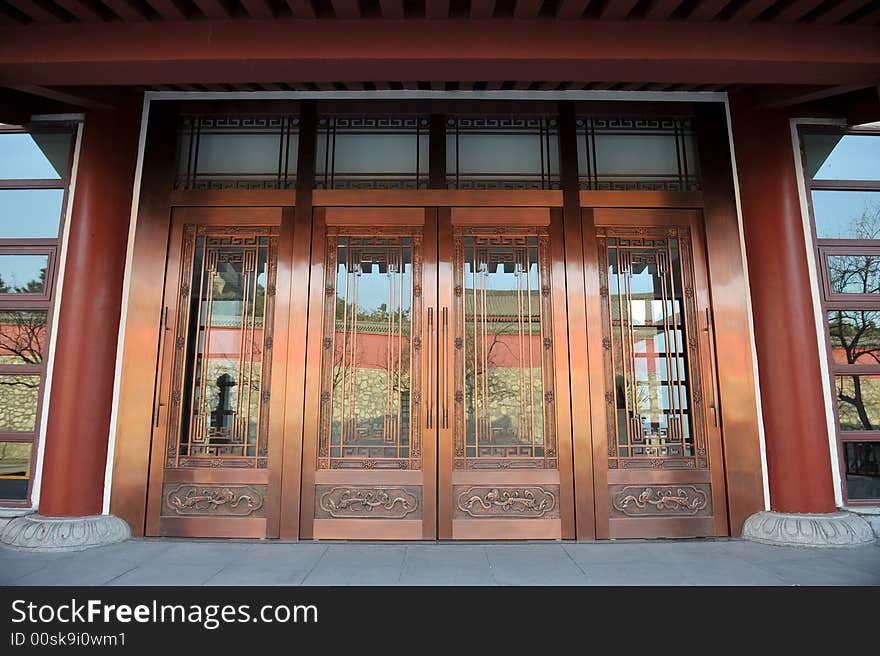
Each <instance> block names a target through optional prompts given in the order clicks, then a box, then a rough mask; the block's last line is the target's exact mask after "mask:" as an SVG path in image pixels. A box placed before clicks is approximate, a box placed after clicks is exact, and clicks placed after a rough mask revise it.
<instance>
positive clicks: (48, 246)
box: [0, 121, 80, 508]
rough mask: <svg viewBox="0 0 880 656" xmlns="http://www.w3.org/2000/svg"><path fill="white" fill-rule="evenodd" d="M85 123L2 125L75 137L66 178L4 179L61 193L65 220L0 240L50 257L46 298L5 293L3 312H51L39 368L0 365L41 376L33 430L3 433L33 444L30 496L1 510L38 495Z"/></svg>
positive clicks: (2, 502) (0, 299)
mask: <svg viewBox="0 0 880 656" xmlns="http://www.w3.org/2000/svg"><path fill="white" fill-rule="evenodd" d="M79 128H80V123H79V122H78V121H63V122H46V123H43V122H40V123H31V124H29V125H24V126H11V125H4V126H0V136H2V135H5V134H22V133H24V134H31V133H34V132H40V133H46V132H62V133H67V134H70V136H71V139H70V152H69V153H68V163H67V164H68V165H67V167H66V171H65V173H64V175H63V176H62V177H61V178H59V179H58V180H52V179H15V180H12V179H0V189H62V190H63V197H62V201H61V216H60V218H59V223H58V236H57V238H34V239H27V238H24V239H22V238H16V239H0V254H3V255H31V254H34V255H36V254H40V255H42V254H45V255H47V256H48V263H47V268H46V288H45V290H44V292H43V293H42V294H27V293H25V294H0V312H8V311H14V310H22V311H27V310H35V311H45V312H46V327H45V335H46V337H45V342H44V344H43V357H42V360H41V362H40V363H38V364H26V363H22V364H0V374H2V375H38V376H39V377H40V384H39V389H38V392H37V407H36V421H35V422H34V429H33V430H32V431H3V432H0V442H20V443H29V444H31V457H30V465H29V468H28V485H27V492H26V494H25V496H24V498H23V499H12V498H6V497H0V507H6V508H29V507H31V497H32V494H33V488H34V481H35V479H36V477H37V473H38V472H37V471H36V466H37V461H38V453H39V450H40V436H41V433H42V429H43V410H44V408H45V404H46V403H47V402H48V398H47V394H48V390H47V372H48V368H49V363H50V358H49V354H50V352H51V337H52V332H53V328H54V323H55V321H54V320H55V316H54V315H55V304H56V300H57V297H58V291H59V288H60V280H59V279H58V271H59V269H60V264H61V263H60V257H61V253H62V244H63V240H64V232H65V228H66V223H67V218H68V213H69V212H68V210H69V205H70V202H71V196H70V191H71V189H70V183H71V180H72V177H73V169H74V163H75V162H74V158H75V156H76V149H77V141H78V133H79Z"/></svg>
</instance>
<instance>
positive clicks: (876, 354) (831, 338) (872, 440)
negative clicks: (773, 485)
mask: <svg viewBox="0 0 880 656" xmlns="http://www.w3.org/2000/svg"><path fill="white" fill-rule="evenodd" d="M801 146H802V155H803V162H804V172H805V177H806V183H807V193H808V195H809V200H810V213H811V216H812V221H813V234H814V243H815V245H816V255H817V261H818V266H819V276H820V279H821V296H822V304H823V310H824V315H825V322H826V326H827V329H826V337H827V340H828V351H829V363H830V373H831V386H832V389H833V393H834V399H835V400H834V405H835V413H836V419H837V437H838V440H839V442H840V453H841V460H842V465H843V472H844V477H845V481H844V489H843V492H844V495H845V499H846V501H847V503H855V504H858V503H876V502H877V500H878V499H880V132H863V131H860V132H844V131H839V130H838V131H834V130H823V131H810V132H804V133H802V135H801Z"/></svg>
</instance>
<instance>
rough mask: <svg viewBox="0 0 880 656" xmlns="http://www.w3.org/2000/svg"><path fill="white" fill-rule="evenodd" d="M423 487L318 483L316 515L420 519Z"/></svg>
mask: <svg viewBox="0 0 880 656" xmlns="http://www.w3.org/2000/svg"><path fill="white" fill-rule="evenodd" d="M421 516H422V488H421V487H420V486H417V485H413V486H387V487H386V486H376V485H367V486H362V485H318V486H316V488H315V518H316V519H329V518H336V519H339V518H347V519H404V518H405V519H419V518H421Z"/></svg>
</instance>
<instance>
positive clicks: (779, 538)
mask: <svg viewBox="0 0 880 656" xmlns="http://www.w3.org/2000/svg"><path fill="white" fill-rule="evenodd" d="M742 536H743V537H744V538H745V539H747V540H751V541H753V542H761V543H763V544H772V545H776V546H780V547H817V548H821V547H861V546H864V545H867V544H873V543H874V532H873V531H872V530H871V526H870V525H869V524H868V522H866V521H865V520H864V519H862V518H861V517H859V516H858V515H854V514H852V513H848V512H835V513H825V514H798V513H780V512H772V511H769V512H759V513H755V514H754V515H752V516H751V517H749V518H748V519H747V520H746V522H745V524H744V525H743V531H742Z"/></svg>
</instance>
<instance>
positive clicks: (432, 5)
mask: <svg viewBox="0 0 880 656" xmlns="http://www.w3.org/2000/svg"><path fill="white" fill-rule="evenodd" d="M425 18H442V19H446V18H449V0H425Z"/></svg>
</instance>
